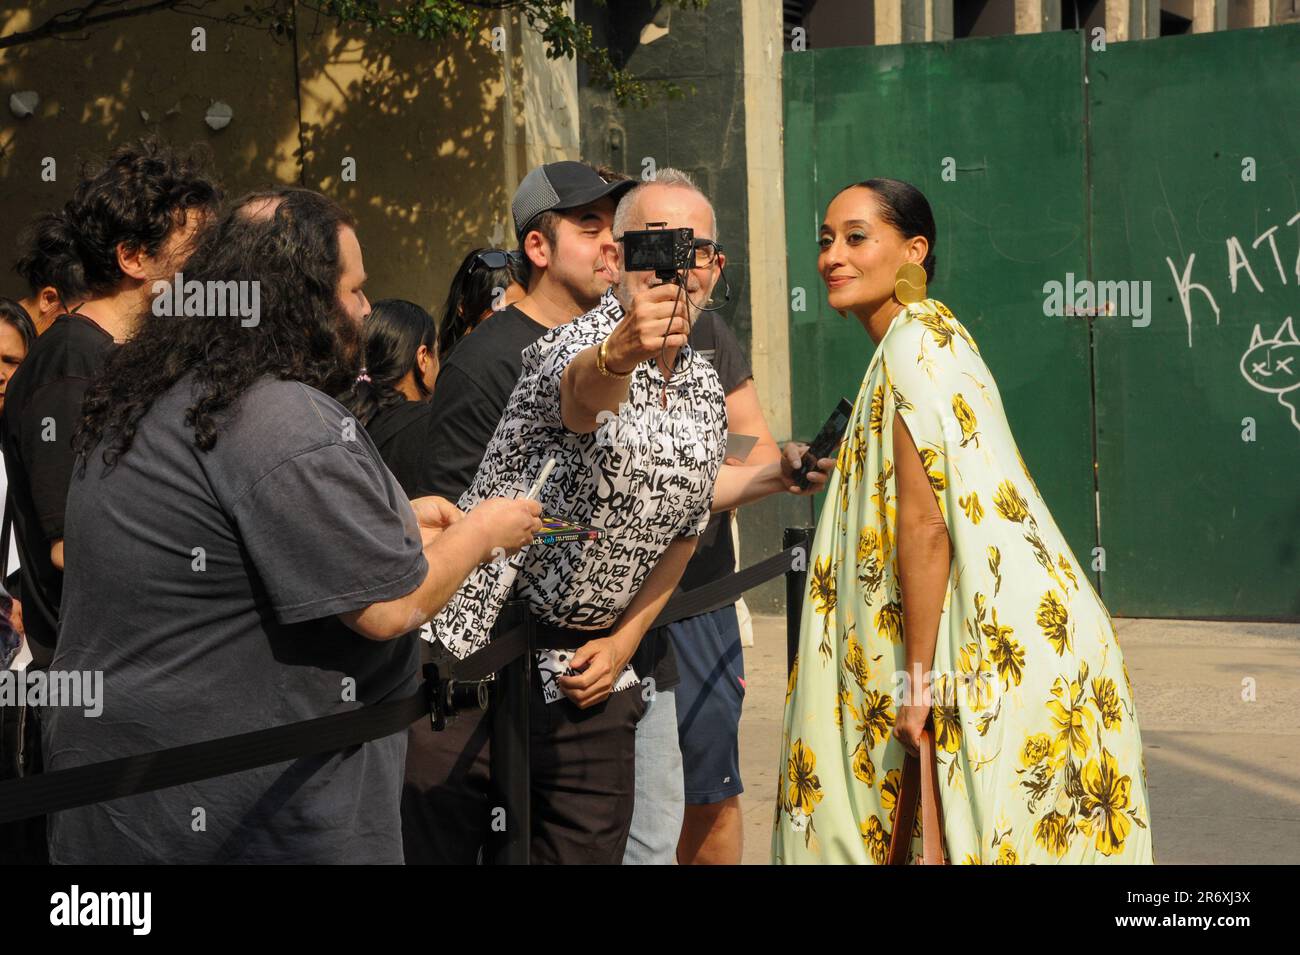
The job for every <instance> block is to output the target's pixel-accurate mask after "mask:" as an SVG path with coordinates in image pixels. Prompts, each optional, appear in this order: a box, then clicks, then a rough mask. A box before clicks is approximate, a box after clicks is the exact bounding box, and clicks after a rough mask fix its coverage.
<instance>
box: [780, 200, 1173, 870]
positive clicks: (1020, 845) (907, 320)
mask: <svg viewBox="0 0 1300 955" xmlns="http://www.w3.org/2000/svg"><path fill="white" fill-rule="evenodd" d="M934 240H935V234H934V219H933V216H932V214H931V211H930V206H929V203H928V202H927V201H926V199H925V197H924V196H923V195H922V194H921V193H920V192H919V191H917V190H916V189H915V188H914V187H913V186H911V185H909V184H907V183H903V182H899V181H897V180H890V179H873V180H869V181H868V182H865V183H859V184H857V185H853V186H849V187H847V188H846V189H844V190H843V191H841V192H840V193H839V194H838V195H837V196H836V197H835V198H834V200H833V201H832V202H831V204H830V207H829V208H828V209H827V212H826V221H825V223H824V224H823V225H822V227H821V233H820V239H819V244H820V248H821V254H820V257H819V260H818V265H819V269H820V271H821V274H822V277H823V279H824V280H825V281H826V284H827V288H828V290H829V301H830V305H831V307H832V308H834V309H836V310H837V311H839V312H840V313H841V314H845V313H849V314H852V315H853V316H854V317H856V318H857V319H858V321H860V322H861V323H862V325H863V327H864V328H865V329H866V332H867V334H868V335H870V336H871V338H872V340H874V341H875V342H876V343H877V348H876V351H875V354H874V356H873V358H872V359H871V363H870V365H869V366H868V367H867V372H866V376H865V377H864V378H863V381H862V387H861V390H860V391H859V393H858V397H857V402H856V404H855V406H854V415H853V419H852V421H851V423H850V425H849V428H848V430H847V432H846V434H845V440H844V442H843V444H842V445H841V448H840V454H839V461H838V466H837V468H836V470H835V473H834V475H833V476H832V478H831V482H830V484H829V486H828V489H827V497H826V499H825V504H824V505H823V510H822V514H821V519H820V521H819V522H818V526H817V534H816V537H815V539H814V542H813V552H812V554H811V555H810V556H809V560H808V570H809V582H808V592H807V594H806V597H805V601H804V608H803V619H802V621H801V630H800V644H799V653H798V657H797V658H796V661H795V667H794V670H793V671H792V673H791V675H790V683H789V688H788V690H787V695H786V710H785V727H784V739H783V753H782V765H781V785H780V793H779V797H778V805H777V812H776V820H775V828H774V832H773V837H772V855H773V860H774V861H775V862H778V863H801V862H861V863H875V864H882V863H884V862H885V860H886V857H887V852H888V848H889V842H890V832H891V829H892V827H893V819H894V813H895V808H896V803H897V799H898V790H899V780H900V776H901V770H902V764H903V759H904V756H905V755H906V753H907V752H909V751H910V752H916V746H917V741H918V739H919V734H920V732H921V730H922V728H923V727H925V726H926V724H927V721H932V722H931V726H932V728H933V733H934V737H935V751H936V754H937V758H938V762H939V766H938V772H939V795H940V802H941V805H942V809H943V828H944V832H943V837H944V848H945V852H946V855H947V858H948V860H949V861H950V862H953V863H975V864H980V863H982V864H990V863H991V864H1029V863H1038V864H1042V863H1060V862H1063V863H1103V862H1104V863H1149V862H1151V861H1152V849H1151V830H1150V807H1149V805H1148V803H1147V788H1146V778H1145V769H1144V767H1143V763H1142V743H1141V738H1140V735H1139V732H1138V723H1137V716H1136V712H1135V710H1134V704H1133V691H1132V687H1131V685H1130V684H1129V680H1128V674H1127V671H1126V669H1125V667H1124V659H1123V655H1122V654H1121V652H1120V647H1119V642H1118V640H1117V639H1116V635H1115V630H1114V627H1113V625H1112V623H1111V620H1110V616H1109V615H1108V614H1107V612H1106V608H1105V606H1104V605H1103V604H1102V602H1101V599H1100V598H1099V597H1098V596H1097V593H1096V591H1095V590H1094V589H1093V587H1092V584H1091V582H1090V581H1089V579H1088V576H1087V574H1086V572H1085V571H1084V570H1083V568H1081V567H1080V565H1079V562H1078V561H1077V560H1076V559H1075V557H1074V554H1073V553H1071V551H1070V548H1069V545H1068V544H1067V543H1066V541H1065V538H1064V537H1063V536H1062V534H1061V532H1060V530H1059V529H1058V528H1057V526H1056V523H1055V521H1053V520H1052V515H1051V513H1050V512H1049V511H1048V508H1047V504H1046V503H1045V502H1044V500H1043V498H1042V495H1041V494H1039V492H1038V488H1037V487H1036V486H1035V485H1034V481H1033V479H1032V478H1031V477H1030V476H1029V471H1028V470H1027V468H1026V467H1025V464H1024V461H1023V460H1022V459H1021V457H1020V452H1019V450H1018V449H1017V447H1016V443H1015V439H1014V438H1013V437H1012V435H1011V430H1010V428H1009V426H1008V424H1007V419H1006V414H1005V412H1004V411H1003V407H1002V400H1001V397H1000V396H999V394H998V388H997V384H996V383H995V382H994V380H993V376H992V375H991V374H990V373H989V369H988V366H987V365H985V363H984V360H983V359H982V358H981V357H980V352H979V348H978V347H977V345H976V343H975V340H974V339H973V338H972V337H971V335H970V333H969V332H968V331H967V330H966V329H965V327H963V326H962V324H961V323H960V322H959V321H958V320H957V319H956V317H954V315H953V314H952V312H951V311H949V310H948V308H947V307H946V306H944V305H943V304H942V303H941V302H938V301H936V300H934V299H932V298H924V297H923V296H924V294H925V292H924V284H925V283H924V280H922V279H921V278H920V269H915V268H913V269H912V272H913V273H915V274H914V275H912V276H910V281H911V283H912V284H910V285H909V275H908V271H907V268H902V270H901V272H900V267H904V266H905V263H914V264H915V265H916V266H920V267H921V269H923V270H924V274H925V277H926V278H932V277H933V275H934V256H933V253H932V251H931V250H932V249H933V248H934ZM918 286H919V287H918ZM904 302H910V303H911V304H906V305H905V304H904ZM909 674H910V675H912V676H911V677H910V678H909V676H908V675H909ZM918 676H919V678H917V677H918ZM919 834H920V814H919V813H918V814H917V825H916V826H915V827H914V829H913V836H914V839H913V843H912V844H913V851H914V853H919V847H920V835H919Z"/></svg>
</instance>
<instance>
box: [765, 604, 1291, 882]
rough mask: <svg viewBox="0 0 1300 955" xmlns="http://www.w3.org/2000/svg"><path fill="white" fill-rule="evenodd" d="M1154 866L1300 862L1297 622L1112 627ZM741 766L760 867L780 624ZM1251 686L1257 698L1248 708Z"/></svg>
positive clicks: (773, 628)
mask: <svg viewBox="0 0 1300 955" xmlns="http://www.w3.org/2000/svg"><path fill="white" fill-rule="evenodd" d="M1115 626H1116V629H1117V630H1118V632H1119V639H1120V644H1121V646H1122V647H1123V649H1124V659H1125V662H1126V663H1127V665H1128V671H1129V677H1130V678H1131V679H1132V681H1133V693H1134V696H1135V698H1136V702H1137V712H1138V721H1139V724H1140V726H1141V728H1142V744H1143V750H1144V752H1145V755H1146V765H1147V784H1148V791H1149V795H1150V798H1151V806H1152V832H1153V838H1154V845H1155V854H1156V862H1158V863H1160V864H1162V865H1170V864H1178V863H1184V864H1203V863H1226V864H1230V865H1231V864H1240V863H1250V862H1253V863H1269V864H1280V863H1288V864H1295V863H1300V767H1298V766H1297V765H1296V757H1297V756H1298V755H1300V706H1298V705H1297V704H1298V703H1300V625H1297V624H1260V623H1215V622H1200V621H1179V620H1127V619H1117V620H1116V621H1115ZM754 644H755V645H754V646H753V647H751V648H749V649H747V650H746V651H745V676H746V681H745V682H746V695H745V712H744V716H743V718H742V719H741V723H740V765H741V774H742V777H743V779H744V781H745V794H744V795H743V796H742V797H741V799H742V800H743V806H744V811H745V854H744V861H745V863H746V864H756V865H765V864H767V862H768V849H769V845H770V842H771V833H772V811H773V806H774V805H775V801H776V787H777V781H778V771H779V763H778V760H779V758H780V752H779V751H780V747H781V720H782V716H783V708H784V705H785V686H786V670H785V652H786V651H785V618H784V617H760V616H756V617H754ZM1247 681H1253V687H1254V689H1253V693H1254V697H1255V698H1254V700H1253V701H1248V700H1243V699H1242V697H1243V692H1247V688H1248V686H1249V684H1248V683H1247Z"/></svg>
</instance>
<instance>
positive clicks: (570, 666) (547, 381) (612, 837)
mask: <svg viewBox="0 0 1300 955" xmlns="http://www.w3.org/2000/svg"><path fill="white" fill-rule="evenodd" d="M615 221H616V222H618V221H629V222H630V221H635V222H638V223H642V222H658V221H662V222H664V224H665V225H666V226H668V227H671V228H672V229H681V228H689V229H691V230H693V233H694V234H693V237H692V239H693V242H694V243H695V249H692V251H691V253H690V255H689V257H688V259H687V261H685V262H683V263H676V264H678V265H680V266H681V268H680V271H678V270H677V269H673V268H670V269H668V270H667V274H674V277H675V279H676V281H672V282H665V281H663V280H662V279H660V278H657V277H656V275H655V273H654V272H652V271H643V272H642V271H639V272H628V271H625V270H623V269H622V262H621V256H622V254H623V253H625V252H626V249H623V250H620V248H619V245H618V243H617V239H618V238H620V237H619V236H617V235H616V236H615V239H616V242H615V243H611V244H610V245H609V247H608V249H607V254H608V256H609V258H610V261H611V263H612V268H614V269H616V270H618V271H619V272H620V273H621V278H620V284H619V288H618V294H617V295H615V294H613V293H609V294H606V295H605V296H604V297H603V298H602V299H601V301H600V304H599V305H597V307H596V308H594V309H592V310H591V311H589V312H587V313H586V314H585V315H582V316H580V317H578V318H576V319H574V320H573V321H572V322H570V323H568V324H567V325H564V326H561V327H559V328H557V329H554V330H553V331H551V332H549V333H548V334H546V335H545V336H543V337H542V338H541V339H540V340H539V341H538V342H537V343H536V344H534V345H533V346H531V347H530V348H528V349H527V350H525V352H524V354H523V373H522V375H521V376H520V379H519V382H518V384H517V385H516V386H515V389H514V391H513V393H512V394H511V397H510V400H509V402H508V403H507V406H506V411H505V414H504V416H503V417H502V419H501V422H500V424H499V425H498V427H497V430H496V433H495V434H494V436H493V438H492V441H491V443H490V444H489V446H488V449H487V452H486V454H485V455H484V458H483V462H482V465H481V467H480V468H479V471H478V474H477V476H476V477H475V479H474V483H473V484H472V485H471V487H470V489H469V491H467V492H466V494H465V495H464V496H463V497H462V498H461V501H460V503H461V505H462V506H463V507H470V506H472V505H473V503H474V502H476V501H478V500H480V499H481V498H484V497H490V496H494V495H496V494H500V493H504V494H505V495H506V496H522V495H523V494H524V493H525V492H526V491H527V490H528V489H529V488H530V486H531V485H532V483H533V482H534V481H535V480H536V479H537V478H538V476H539V475H540V474H541V472H542V471H543V468H544V467H545V465H546V462H548V461H549V460H551V459H554V460H555V465H554V468H553V470H552V471H551V473H550V476H549V478H548V480H547V481H546V482H545V483H544V485H543V486H542V487H541V489H540V499H541V502H542V505H543V509H544V512H545V513H546V514H548V515H552V516H555V517H559V518H564V519H567V520H570V521H573V522H576V523H580V524H585V525H589V526H592V527H595V528H598V529H599V530H600V531H601V532H602V536H601V537H600V538H599V539H597V540H590V541H581V542H572V543H563V544H552V545H544V544H533V545H532V546H531V547H529V548H527V550H526V551H525V552H524V553H522V554H521V555H519V556H518V557H516V558H515V559H513V560H510V561H506V560H499V561H497V562H495V563H493V564H488V565H484V566H483V567H482V568H480V570H479V571H477V572H476V573H475V574H473V575H472V576H471V577H470V578H469V579H468V580H467V581H466V583H465V585H464V586H463V587H462V588H461V589H460V591H459V592H458V593H457V594H456V596H455V597H453V598H452V601H451V602H450V603H449V604H448V605H447V607H446V608H445V609H444V610H443V612H442V613H440V614H439V615H438V616H437V617H436V618H435V619H434V621H433V626H434V632H435V634H436V635H437V636H438V638H439V639H440V640H441V641H442V642H443V643H444V644H445V645H446V646H447V647H448V648H449V649H450V650H451V651H452V652H453V653H455V654H456V655H457V656H459V657H464V656H466V655H468V654H469V653H471V652H473V651H474V650H476V649H478V648H479V647H481V646H483V645H485V644H486V643H487V641H488V635H489V631H490V630H491V627H492V625H493V623H494V621H495V619H496V616H497V613H498V612H499V610H500V608H501V605H502V603H503V602H504V601H505V599H506V597H507V596H508V595H509V593H510V592H511V589H512V587H513V588H514V592H515V594H516V595H517V596H519V597H521V598H523V599H525V600H526V601H527V602H528V604H529V606H530V610H531V612H532V614H533V616H534V618H535V623H536V631H537V636H538V648H539V653H538V661H537V662H538V667H539V671H540V675H541V679H540V680H539V681H538V682H537V683H536V685H535V687H534V694H533V700H532V705H531V712H530V720H531V732H532V740H531V744H532V785H533V818H534V827H533V833H532V860H533V861H534V862H537V863H571V862H589V863H606V864H618V863H620V862H621V861H622V859H623V852H624V846H625V844H626V841H627V834H628V827H629V825H630V823H631V818H632V809H633V804H634V767H635V763H634V740H635V732H636V724H637V721H638V720H639V719H640V717H641V715H642V713H643V712H644V710H645V705H646V702H647V701H648V700H649V699H650V698H651V696H652V695H653V692H654V687H653V685H643V684H642V682H641V679H642V677H643V676H644V674H638V673H636V672H635V670H634V669H633V668H632V667H631V666H629V661H630V660H631V659H632V657H633V653H634V652H635V651H636V649H637V647H638V645H639V644H640V642H641V639H642V637H643V636H644V635H645V633H646V631H647V630H648V629H649V626H650V624H651V623H652V622H653V621H654V619H655V618H656V616H658V614H659V612H660V611H661V610H662V609H663V607H664V605H665V604H666V603H667V601H668V598H669V596H670V595H671V594H672V592H673V589H674V588H675V587H676V585H677V582H678V580H679V579H680V577H681V574H682V571H683V570H684V569H685V567H686V564H687V562H688V561H689V560H690V557H691V555H692V554H693V553H694V551H695V546H696V540H697V538H698V535H699V533H700V532H701V531H702V530H703V529H704V527H705V526H706V525H707V524H708V520H709V512H710V503H711V501H712V498H713V485H714V481H715V479H716V478H717V475H718V470H719V468H720V466H721V464H722V457H723V451H724V445H725V439H726V406H725V398H724V396H723V393H722V388H721V385H720V384H719V383H718V377H717V374H716V373H715V372H714V370H713V369H712V367H711V366H710V365H709V364H708V363H707V362H706V361H703V360H701V359H700V358H699V357H698V356H695V355H693V354H692V352H691V350H690V348H689V347H688V343H687V335H688V333H689V331H690V321H689V316H690V315H693V314H695V312H696V311H697V310H698V308H699V306H700V305H701V304H702V303H703V302H705V301H706V300H707V299H708V296H709V294H710V292H711V291H712V289H713V286H714V284H715V283H716V281H717V279H718V276H719V274H720V270H721V267H722V264H723V262H722V259H721V256H720V255H719V254H717V252H716V247H713V246H712V243H711V236H712V235H713V234H714V216H713V209H712V207H711V206H710V204H709V202H708V200H707V199H706V198H705V197H704V196H703V195H702V194H701V193H700V192H699V191H698V190H697V189H696V188H695V186H694V185H693V184H692V183H691V182H690V180H689V179H688V178H687V177H686V176H684V175H683V174H681V173H676V172H674V171H672V170H661V171H660V173H659V176H658V178H657V180H656V181H654V182H649V183H642V184H639V185H638V186H637V187H636V188H634V189H633V190H631V191H630V192H629V193H628V194H627V195H626V196H624V197H623V199H622V201H621V202H620V204H619V212H617V213H616V215H615ZM670 245H671V243H670ZM638 264H646V263H638ZM668 264H669V265H673V264H674V263H671V262H670V263H668ZM661 274H666V273H665V272H661ZM678 283H680V284H678ZM628 690H632V692H627V691H628ZM507 825H509V821H507Z"/></svg>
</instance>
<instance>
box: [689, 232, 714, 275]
mask: <svg viewBox="0 0 1300 955" xmlns="http://www.w3.org/2000/svg"><path fill="white" fill-rule="evenodd" d="M691 245H692V246H694V248H695V267H696V268H697V269H707V268H712V267H713V263H714V262H716V261H718V256H719V255H720V254H721V253H722V245H721V243H718V242H714V241H713V240H712V239H695V240H694V241H693V242H692V243H691Z"/></svg>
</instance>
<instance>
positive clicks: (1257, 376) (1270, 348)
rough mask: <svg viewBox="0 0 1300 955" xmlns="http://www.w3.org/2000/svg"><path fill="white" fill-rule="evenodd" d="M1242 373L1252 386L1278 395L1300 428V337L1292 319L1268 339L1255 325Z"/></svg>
mask: <svg viewBox="0 0 1300 955" xmlns="http://www.w3.org/2000/svg"><path fill="white" fill-rule="evenodd" d="M1241 374H1242V376H1243V377H1245V379H1246V381H1248V382H1249V383H1250V384H1251V385H1252V386H1253V387H1255V388H1258V389H1259V390H1260V391H1264V392H1267V393H1269V394H1273V395H1277V400H1278V403H1279V404H1280V405H1282V406H1283V407H1284V408H1286V409H1288V410H1289V411H1290V412H1291V423H1292V424H1293V425H1295V426H1296V428H1297V429H1300V338H1297V337H1296V333H1295V326H1294V325H1293V324H1292V323H1291V316H1289V315H1288V316H1287V318H1286V321H1284V322H1283V323H1282V325H1281V327H1279V328H1278V330H1277V332H1276V333H1275V334H1274V335H1273V337H1272V338H1265V337H1264V335H1263V333H1262V332H1260V330H1259V326H1258V325H1256V326H1255V330H1254V331H1253V332H1252V333H1251V336H1250V346H1249V347H1248V348H1247V349H1246V352H1245V354H1243V355H1242V356H1241ZM1288 395H1289V396H1290V397H1289V398H1288Z"/></svg>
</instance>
